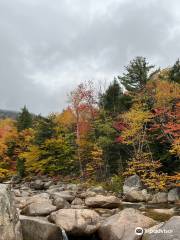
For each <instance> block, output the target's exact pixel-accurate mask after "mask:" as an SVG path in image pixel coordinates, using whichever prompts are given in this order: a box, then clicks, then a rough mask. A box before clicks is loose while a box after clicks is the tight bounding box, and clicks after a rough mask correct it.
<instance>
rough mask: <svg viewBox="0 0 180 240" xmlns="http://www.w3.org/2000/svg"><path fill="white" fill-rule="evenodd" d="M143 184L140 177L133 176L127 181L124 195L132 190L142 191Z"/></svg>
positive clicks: (124, 186)
mask: <svg viewBox="0 0 180 240" xmlns="http://www.w3.org/2000/svg"><path fill="white" fill-rule="evenodd" d="M142 187H143V185H142V182H141V179H140V177H139V176H138V175H133V176H130V177H128V178H126V179H125V181H124V185H123V193H124V194H126V193H128V192H130V191H132V190H142Z"/></svg>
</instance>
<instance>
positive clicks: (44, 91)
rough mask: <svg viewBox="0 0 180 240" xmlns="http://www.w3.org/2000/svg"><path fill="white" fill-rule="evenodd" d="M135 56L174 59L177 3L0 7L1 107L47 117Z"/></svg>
mask: <svg viewBox="0 0 180 240" xmlns="http://www.w3.org/2000/svg"><path fill="white" fill-rule="evenodd" d="M135 56H145V57H147V59H148V61H149V62H150V63H153V64H156V65H157V66H161V67H163V66H168V65H171V64H173V63H174V62H175V60H176V59H177V58H178V57H179V56H180V0H171V1H170V0H0V89H1V92H0V108H1V109H9V110H19V109H20V108H21V107H22V106H23V105H25V104H26V105H27V107H28V108H29V110H30V111H31V112H34V113H41V114H48V113H49V112H52V111H56V112H57V111H61V110H62V109H63V107H65V106H66V104H67V103H66V102H67V94H68V93H69V91H71V90H72V89H73V87H74V86H76V85H77V84H78V83H80V82H82V81H84V80H89V79H91V80H93V81H95V82H96V83H97V82H99V81H101V82H103V81H106V82H109V81H111V80H113V78H114V76H116V75H118V74H119V73H121V72H122V69H123V66H124V65H126V64H127V63H128V62H129V60H131V59H132V58H133V57H135Z"/></svg>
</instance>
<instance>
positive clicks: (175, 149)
mask: <svg viewBox="0 0 180 240" xmlns="http://www.w3.org/2000/svg"><path fill="white" fill-rule="evenodd" d="M170 153H172V154H173V155H177V156H178V157H180V138H178V139H175V140H174V142H173V144H172V147H171V150H170Z"/></svg>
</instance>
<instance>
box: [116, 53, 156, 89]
mask: <svg viewBox="0 0 180 240" xmlns="http://www.w3.org/2000/svg"><path fill="white" fill-rule="evenodd" d="M152 68H154V66H153V65H149V63H148V62H147V61H146V59H145V58H144V57H136V58H135V59H134V60H132V61H130V63H129V65H128V66H126V67H125V69H126V73H124V74H123V76H122V77H121V76H118V78H119V80H120V82H121V84H122V85H123V86H124V87H125V89H126V90H128V91H132V92H136V91H140V90H142V89H143V88H144V86H145V85H146V83H147V81H148V80H149V72H150V70H151V69H152Z"/></svg>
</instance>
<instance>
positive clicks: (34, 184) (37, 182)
mask: <svg viewBox="0 0 180 240" xmlns="http://www.w3.org/2000/svg"><path fill="white" fill-rule="evenodd" d="M30 186H31V188H33V189H35V190H43V189H44V182H43V181H42V180H41V179H37V180H35V181H34V182H31V184H30Z"/></svg>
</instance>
